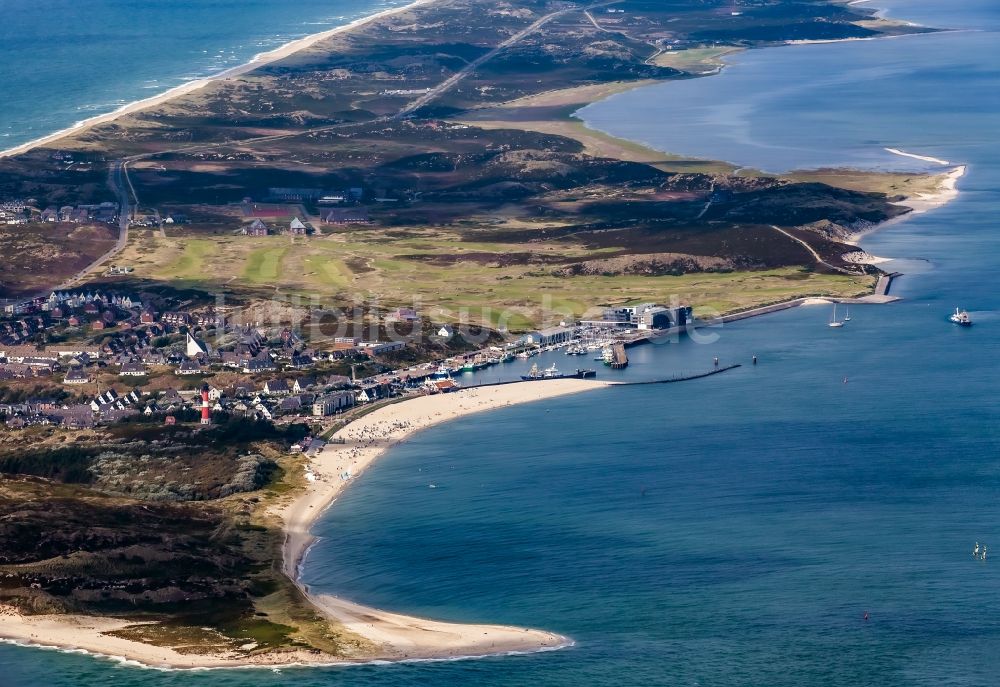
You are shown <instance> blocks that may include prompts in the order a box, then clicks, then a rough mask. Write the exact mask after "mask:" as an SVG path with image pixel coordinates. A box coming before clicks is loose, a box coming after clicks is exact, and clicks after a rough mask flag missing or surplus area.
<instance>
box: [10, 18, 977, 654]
mask: <svg viewBox="0 0 1000 687" xmlns="http://www.w3.org/2000/svg"><path fill="white" fill-rule="evenodd" d="M435 1H436V0H418V1H417V2H414V3H411V4H408V5H405V6H402V7H399V8H393V9H389V10H384V11H382V12H379V13H378V14H374V15H371V16H369V17H365V18H362V19H358V20H356V21H354V22H351V23H350V24H347V25H345V26H341V27H337V28H334V29H330V30H327V31H323V32H319V33H316V34H313V35H311V36H308V37H305V38H302V39H298V40H296V41H292V42H290V43H288V44H286V45H284V46H282V47H280V48H278V49H276V50H273V51H269V52H267V53H262V54H261V55H258V56H257V57H255V58H254V60H252V61H250V62H248V63H245V64H243V65H240V66H237V67H234V68H232V69H229V70H226V71H225V72H222V73H220V74H218V75H216V76H214V77H210V78H206V79H199V80H196V81H191V82H188V83H186V84H183V85H181V86H178V87H176V88H174V89H171V90H169V91H167V92H165V93H163V94H160V95H158V96H154V97H152V98H148V99H144V100H141V101H136V102H134V103H131V104H129V105H126V106H124V107H122V108H120V109H119V110H117V111H115V112H113V113H108V114H104V115H99V116H96V117H93V118H90V119H87V120H85V121H83V122H80V123H78V124H77V125H74V126H73V127H70V128H68V129H65V130H62V131H59V132H55V133H53V134H51V135H48V136H45V137H42V138H39V139H37V140H35V141H31V142H28V143H25V144H22V145H19V146H15V147H13V148H11V149H8V150H6V151H3V152H0V157H10V156H16V155H20V154H23V153H26V152H29V151H32V150H33V149H35V148H39V147H44V146H49V145H51V144H55V143H58V141H60V140H61V139H63V138H65V137H67V136H72V135H78V134H80V133H82V132H84V131H86V130H88V129H90V128H93V127H96V126H99V125H103V124H107V123H110V122H114V121H116V120H118V119H119V118H122V117H125V116H127V115H132V114H136V113H139V112H144V111H147V110H149V109H150V108H154V107H157V106H159V105H163V104H165V103H168V102H170V101H173V100H175V99H177V98H181V97H183V96H186V95H189V94H192V93H194V92H196V91H199V90H201V89H204V88H205V87H206V86H209V85H210V84H216V83H219V82H221V81H225V80H228V79H231V78H234V77H238V76H242V75H245V74H248V73H249V72H252V71H254V70H255V69H257V68H259V67H261V66H263V65H265V64H270V63H272V62H276V61H278V60H282V59H286V58H289V57H291V56H293V55H295V54H298V53H301V52H303V51H306V50H308V49H310V48H312V47H314V46H315V45H316V44H317V43H318V42H320V41H323V40H325V39H328V38H331V37H334V36H337V35H339V34H343V33H347V32H349V31H352V30H354V29H357V28H358V27H361V26H364V25H366V24H368V23H370V22H372V21H373V20H375V19H378V18H383V17H388V16H392V15H394V14H398V13H400V12H403V11H407V10H410V9H413V8H416V7H418V6H423V5H428V4H432V3H433V2H435ZM836 40H866V38H846V39H836ZM789 42H790V43H797V42H801V43H810V42H826V41H824V40H805V41H789ZM709 73H711V72H706V74H709ZM641 85H643V84H642V83H638V82H637V83H635V84H629V85H628V86H629V87H633V86H641ZM590 95H592V96H594V97H596V98H597V99H599V98H601V97H606V96H607V95H608V91H607V90H601V89H595V91H594V92H593V93H592V94H590ZM573 104H574V105H578V104H581V103H578V102H574V103H573ZM463 121H465V120H463ZM560 133H565V132H564V131H560ZM890 152H893V153H895V154H899V155H906V156H910V157H917V158H919V159H922V160H925V161H929V160H932V159H930V158H925V157H921V156H918V155H913V154H909V153H904V152H902V151H896V150H890ZM933 161H934V162H940V163H942V164H950V163H946V162H945V161H941V160H936V159H934V160H933ZM965 171H966V168H965V166H958V167H954V168H952V169H951V170H949V171H948V172H946V173H942V174H941V175H936V178H935V180H934V184H933V185H934V186H935V187H936V188H935V189H934V190H933V191H930V192H928V191H915V192H914V193H913V195H912V196H911V197H908V198H906V199H904V200H900V201H895V204H897V205H901V206H905V207H907V208H910V209H911V210H912V211H913V214H917V213H921V212H926V211H928V210H930V209H933V208H936V207H940V206H941V205H943V204H944V203H947V202H949V201H950V200H952V199H954V198H955V197H956V196H957V195H958V188H957V184H958V181H959V179H960V178H961V176H962V175H963V174H964V173H965ZM130 183H131V182H130ZM706 207H707V206H706ZM906 216H907V215H901V216H899V217H896V218H892V219H889V220H887V221H886V222H881V223H879V224H876V225H874V226H873V227H871V228H869V229H867V230H865V231H864V232H859V233H856V234H854V235H852V236H851V237H850V238H848V239H847V240H846V242H847V243H851V242H856V240H857V239H858V238H860V237H861V236H862V235H863V234H865V233H868V232H869V231H873V230H876V229H878V228H881V227H883V226H885V225H886V224H887V223H888V222H892V221H897V220H899V219H903V218H905V217H906ZM878 260H883V259H881V258H876V259H874V260H873V261H871V262H870V263H869V264H873V263H874V262H875V261H878ZM858 262H859V263H860V262H862V261H858ZM809 302H814V301H808V300H807V301H804V303H809ZM766 312H770V310H767V311H766ZM760 314H765V311H762V312H761V313H760ZM602 386H605V385H604V384H602V383H595V382H589V381H580V380H558V381H547V382H545V383H522V384H514V385H510V386H501V387H492V388H484V389H466V390H463V391H460V392H458V393H452V394H439V395H434V396H425V397H420V398H416V399H411V400H407V401H405V402H403V403H399V404H393V405H388V406H385V407H384V408H380V409H378V410H376V411H375V412H373V413H371V414H369V415H365V416H363V417H361V418H359V419H357V420H355V421H353V422H351V423H350V424H348V425H347V426H346V427H345V428H343V429H341V430H339V431H338V432H337V433H336V434H335V435H334V438H335V439H343V440H344V441H345V443H344V444H338V443H330V444H328V445H327V446H326V447H325V448H324V449H323V450H322V451H321V452H320V453H319V454H318V455H316V456H314V457H312V458H309V459H308V461H307V463H306V464H305V466H304V470H305V471H304V473H303V476H302V477H303V479H304V482H302V483H301V484H300V485H299V486H298V487H297V491H296V492H294V493H293V497H294V498H289V497H285V498H284V500H283V501H282V502H281V503H280V504H272V505H271V507H270V508H269V512H270V514H271V515H273V516H274V517H275V518H278V519H279V521H280V522H281V523H282V524H281V527H282V531H283V533H284V544H283V547H282V569H283V572H284V573H285V575H287V577H288V578H289V579H290V580H292V582H293V583H294V584H295V585H296V587H297V588H298V589H299V590H300V591H301V592H302V594H303V595H304V597H305V598H306V600H307V601H308V603H309V604H311V605H312V606H313V607H315V608H316V609H317V610H318V611H319V612H320V613H322V614H323V615H324V616H325V617H326V618H328V619H329V620H330V621H331V622H332V623H335V624H337V625H338V626H340V627H342V628H344V629H345V630H346V631H347V632H348V633H350V634H351V635H353V636H355V637H357V638H359V646H363V647H364V648H363V649H360V650H358V652H357V654H356V656H336V657H335V656H331V655H328V654H324V653H322V652H318V651H310V650H299V649H296V650H281V651H273V652H261V653H255V654H252V655H247V654H246V652H244V653H241V654H218V653H215V654H213V653H198V652H193V653H187V652H181V651H177V650H175V649H171V648H161V647H158V646H151V645H148V644H145V643H142V642H137V641H133V640H129V639H125V638H122V637H116V636H112V635H108V634H107V633H108V632H114V631H119V630H122V629H124V628H128V627H133V626H134V625H135V624H136V623H135V622H134V621H128V620H117V619H114V618H95V617H91V616H81V615H65V616H51V615H40V616H26V615H22V614H20V613H18V612H17V611H16V610H14V609H12V608H0V636H2V637H5V638H7V639H8V640H11V641H16V642H19V643H27V644H36V645H40V646H51V645H54V646H57V647H60V648H62V649H66V650H76V649H80V650H85V651H88V652H91V653H95V654H99V655H102V656H107V657H118V658H119V659H120V660H126V661H135V662H137V663H139V664H141V665H143V666H147V667H161V668H172V669H190V668H223V667H243V666H276V665H330V664H339V663H344V662H366V661H371V660H411V659H417V658H422V659H427V658H429V659H433V658H446V657H464V656H483V655H495V654H503V653H508V652H515V653H516V652H531V651H544V650H551V649H556V648H560V647H562V646H566V645H568V644H570V643H571V642H572V639H570V638H567V637H562V636H560V635H558V634H555V633H550V632H545V631H542V630H530V629H524V628H516V627H505V626H494V625H477V624H459V623H446V622H440V621H434V620H429V619H423V618H414V617H409V616H405V615H401V614H395V613H390V612H386V611H383V610H379V609H372V608H368V607H365V606H361V605H359V604H356V603H353V602H351V601H347V600H344V599H341V598H339V597H335V596H331V595H313V594H312V592H311V590H309V589H308V588H307V587H306V586H305V585H303V584H302V582H301V581H300V579H299V577H300V572H301V565H302V563H303V561H304V560H306V558H307V554H308V551H309V547H310V546H311V545H312V544H313V543H314V541H315V540H314V538H313V536H312V535H311V533H310V529H311V527H312V525H313V524H314V523H315V521H316V519H317V518H318V517H320V516H321V515H322V513H323V512H324V510H325V509H326V508H328V507H330V505H331V504H333V503H334V502H335V500H336V498H337V497H338V495H339V494H340V493H342V491H343V490H344V489H345V488H346V487H347V486H348V485H349V484H350V482H351V481H353V480H354V479H356V478H357V477H359V476H360V475H361V474H362V473H363V472H364V471H365V469H366V468H368V467H369V466H370V465H371V464H372V463H373V462H374V461H375V460H376V459H377V458H378V457H379V456H381V455H383V454H384V453H385V451H387V450H389V449H390V448H391V447H392V446H395V445H397V444H399V443H400V442H403V441H405V440H406V439H407V438H408V437H410V436H412V434H413V433H414V432H417V431H420V430H421V429H424V428H427V427H430V426H433V425H436V424H439V423H442V422H446V421H449V420H452V419H456V418H459V417H462V416H464V415H468V414H471V413H478V412H484V411H489V410H493V409H498V408H502V407H507V406H511V405H515V404H521V403H528V402H537V401H540V400H543V399H548V398H555V397H558V396H562V395H566V394H572V393H578V392H582V391H586V390H592V389H597V388H601V387H602Z"/></svg>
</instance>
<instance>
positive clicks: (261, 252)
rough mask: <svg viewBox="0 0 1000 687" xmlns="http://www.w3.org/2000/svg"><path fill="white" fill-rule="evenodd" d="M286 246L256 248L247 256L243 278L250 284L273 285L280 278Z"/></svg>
mask: <svg viewBox="0 0 1000 687" xmlns="http://www.w3.org/2000/svg"><path fill="white" fill-rule="evenodd" d="M287 252H288V246H276V247H265V248H258V249H256V250H254V251H253V252H251V253H250V255H248V256H247V259H246V264H245V266H244V267H243V278H244V279H245V280H246V281H248V282H250V283H252V284H274V283H275V282H277V281H279V277H280V276H281V262H282V260H284V259H285V254H286V253H287Z"/></svg>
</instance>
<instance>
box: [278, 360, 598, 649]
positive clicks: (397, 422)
mask: <svg viewBox="0 0 1000 687" xmlns="http://www.w3.org/2000/svg"><path fill="white" fill-rule="evenodd" d="M606 386H607V383H604V382H598V381H591V380H580V379H559V380H547V381H544V382H528V383H521V384H507V385H503V386H492V387H483V388H473V389H464V390H461V391H458V392H455V393H450V394H437V395H434V396H424V397H420V398H414V399H410V400H407V401H404V402H402V403H397V404H394V405H389V406H385V407H383V408H380V409H378V410H376V411H375V412H373V413H370V414H368V415H365V416H364V417H362V418H360V419H358V420H356V421H355V422H352V423H350V424H349V425H348V426H347V427H345V428H343V429H342V430H340V431H339V432H337V433H336V435H334V439H343V440H344V441H345V442H346V443H343V444H337V443H330V444H327V445H326V447H325V448H324V449H323V450H322V451H321V452H320V453H319V454H318V455H316V456H315V457H312V458H310V460H309V463H308V467H307V473H306V478H307V480H308V486H307V488H306V491H305V492H304V493H303V494H301V495H299V496H298V497H297V498H296V499H295V500H294V501H292V502H291V503H289V504H287V505H285V506H283V507H281V508H280V509H277V510H276V511H275V513H276V515H278V516H280V517H281V518H282V519H283V521H284V523H285V536H286V539H285V547H284V564H285V574H286V575H288V576H289V577H290V578H291V579H292V580H293V581H295V583H296V584H297V585H299V587H300V588H301V589H302V590H303V591H304V592H305V593H306V595H307V596H309V598H310V599H311V600H312V601H313V603H314V604H315V605H316V606H317V607H318V608H320V609H321V610H322V611H323V612H324V613H325V614H326V615H327V616H328V617H330V618H331V619H332V620H335V621H337V622H339V623H341V624H343V625H345V626H346V627H347V628H348V629H350V630H352V631H353V632H355V633H356V634H359V635H361V636H362V637H364V638H365V639H367V640H369V641H371V642H373V643H375V644H377V645H379V646H380V647H382V651H383V652H384V653H382V654H380V657H382V658H397V659H398V658H413V657H415V656H419V657H423V658H434V657H442V656H455V655H462V656H468V655H481V654H490V653H504V652H509V651H538V650H544V649H551V648H556V647H558V646H563V645H566V644H567V643H568V642H569V640H568V639H567V638H565V637H560V636H559V635H555V634H552V633H549V632H542V631H538V630H527V629H524V628H516V627H504V626H496V625H468V624H455V623H442V622H438V621H434V620H428V619H423V618H413V617H409V616H402V615H398V614H394V613H389V612H386V611H382V610H378V609H373V608H368V607H365V606H361V605H358V604H355V603H353V602H351V601H347V600H344V599H341V598H339V597H335V596H329V595H323V596H318V597H314V596H312V595H311V594H310V590H309V589H308V588H307V587H305V586H304V585H302V583H301V582H300V581H299V573H300V570H301V564H302V560H303V558H304V556H305V555H306V553H307V551H308V549H309V547H310V546H311V545H312V544H313V542H314V541H315V539H314V537H313V536H312V534H311V533H310V529H311V527H312V524H313V523H314V522H315V520H316V519H317V518H318V517H319V516H320V515H321V514H322V513H323V511H324V510H325V509H326V508H327V507H328V506H329V505H330V504H331V503H332V502H333V501H334V500H335V499H336V498H337V496H338V495H339V494H340V493H341V492H342V491H343V490H344V489H345V488H346V487H347V485H348V484H349V483H350V482H351V481H352V480H354V479H357V477H358V476H359V475H361V474H362V473H363V472H364V471H365V469H366V468H368V467H369V466H370V465H371V464H372V463H373V462H374V461H375V460H376V459H377V458H378V457H379V456H381V455H382V454H383V453H385V451H387V450H388V449H390V448H392V447H393V446H395V445H397V444H399V443H400V442H402V441H405V440H406V439H407V438H408V437H410V436H411V435H412V434H413V433H414V432H417V431H420V430H422V429H426V428H428V427H432V426H434V425H437V424H440V423H442V422H447V421H449V420H453V419H455V418H458V417H462V416H464V415H469V414H472V413H479V412H484V411H488V410H494V409H497V408H503V407H507V406H512V405H516V404H521V403H528V402H533V401H541V400H544V399H550V398H555V397H558V396H565V395H567V394H573V393H579V392H582V391H590V390H594V389H599V388H603V387H606Z"/></svg>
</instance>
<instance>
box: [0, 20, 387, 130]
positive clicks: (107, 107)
mask: <svg viewBox="0 0 1000 687" xmlns="http://www.w3.org/2000/svg"><path fill="white" fill-rule="evenodd" d="M405 4H406V2H405V1H403V0H400V1H398V2H394V1H393V0H295V2H294V3H291V2H282V1H281V0H85V1H84V2H80V1H78V0H44V1H43V2H35V1H34V0H4V1H3V3H0V13H2V16H3V21H2V22H0V93H2V94H3V107H0V150H2V149H6V148H10V147H13V146H15V145H18V144H20V143H25V142H27V141H30V140H33V139H36V138H39V137H41V136H44V135H46V134H50V133H52V132H54V131H58V130H60V129H63V128H65V127H68V126H71V125H72V124H74V123H75V122H78V121H80V120H82V119H86V118H88V117H93V116H95V115H99V114H104V113H106V112H111V111H113V110H115V109H117V108H119V107H121V106H122V105H124V104H126V103H129V102H133V101H135V100H139V99H142V98H148V97H151V96H154V95H157V94H159V93H162V92H163V91H166V90H167V89H168V88H171V87H173V86H177V85H180V84H182V83H185V82H187V81H190V80H192V79H195V78H199V77H203V76H208V75H211V74H216V73H218V72H220V71H222V70H223V69H226V68H229V67H234V66H236V65H239V64H243V63H244V62H247V61H249V60H250V59H251V58H252V57H253V56H254V55H256V54H258V53H260V52H264V51H267V50H272V49H274V48H276V47H278V46H280V45H282V44H284V43H287V42H288V41H290V40H293V39H295V38H301V37H302V36H305V35H308V34H311V33H317V32H319V31H325V30H326V29H329V28H332V27H335V26H341V25H343V24H346V23H347V22H349V21H351V20H353V19H356V18H358V17H361V16H365V15H368V14H372V13H373V12H376V11H379V10H381V9H386V8H389V7H396V6H400V5H405Z"/></svg>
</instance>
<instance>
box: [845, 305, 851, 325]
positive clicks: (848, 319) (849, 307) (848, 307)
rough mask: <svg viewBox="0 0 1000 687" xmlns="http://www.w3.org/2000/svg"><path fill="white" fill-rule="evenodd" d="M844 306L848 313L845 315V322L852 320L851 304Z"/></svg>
mask: <svg viewBox="0 0 1000 687" xmlns="http://www.w3.org/2000/svg"><path fill="white" fill-rule="evenodd" d="M844 307H845V308H846V309H847V313H846V314H845V315H844V322H850V321H851V306H849V305H845V306H844Z"/></svg>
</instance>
